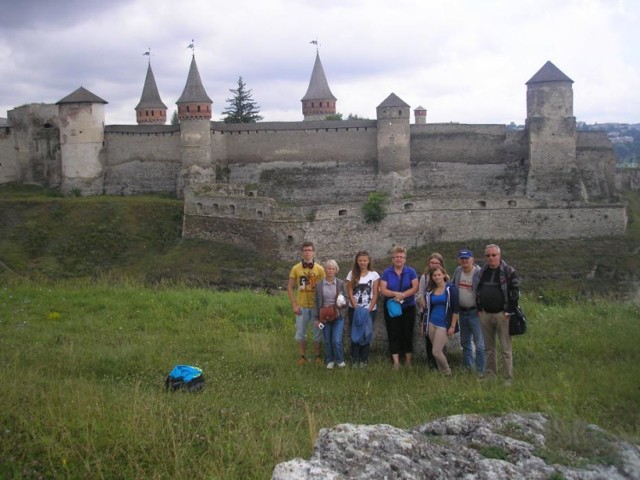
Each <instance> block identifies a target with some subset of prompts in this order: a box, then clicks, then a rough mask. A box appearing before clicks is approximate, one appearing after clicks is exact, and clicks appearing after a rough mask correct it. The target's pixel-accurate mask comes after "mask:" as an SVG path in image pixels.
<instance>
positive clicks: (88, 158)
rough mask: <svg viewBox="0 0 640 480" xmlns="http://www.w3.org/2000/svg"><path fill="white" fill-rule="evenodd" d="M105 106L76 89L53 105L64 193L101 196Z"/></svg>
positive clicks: (93, 96) (88, 93) (103, 102)
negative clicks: (56, 123)
mask: <svg viewBox="0 0 640 480" xmlns="http://www.w3.org/2000/svg"><path fill="white" fill-rule="evenodd" d="M106 103H107V102H106V101H104V100H103V99H101V98H100V97H98V96H97V95H94V94H93V93H91V92H90V91H89V90H87V89H85V88H83V87H80V88H78V89H77V90H76V91H75V92H73V93H71V94H70V95H68V96H66V97H64V98H63V99H62V100H60V101H59V102H57V103H56V104H57V105H58V115H59V119H60V156H61V167H62V168H61V170H62V172H61V173H62V179H61V180H62V181H61V188H62V191H64V192H70V191H71V190H74V189H78V190H79V191H80V192H81V193H83V194H89V195H96V194H101V193H102V185H103V180H104V179H103V173H104V162H103V159H102V158H101V151H102V149H103V147H104V106H105V104H106Z"/></svg>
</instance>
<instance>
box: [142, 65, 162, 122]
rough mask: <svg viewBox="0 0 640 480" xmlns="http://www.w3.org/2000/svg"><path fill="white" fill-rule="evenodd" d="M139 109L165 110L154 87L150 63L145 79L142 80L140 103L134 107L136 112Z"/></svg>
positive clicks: (154, 80)
mask: <svg viewBox="0 0 640 480" xmlns="http://www.w3.org/2000/svg"><path fill="white" fill-rule="evenodd" d="M141 108H164V109H166V108H167V106H166V105H165V104H164V103H162V100H161V99H160V93H159V92H158V87H157V86H156V78H155V77H154V75H153V70H152V69H151V62H149V66H148V67H147V77H146V78H145V79H144V87H143V88H142V97H141V98H140V103H138V105H137V106H136V110H139V109H141Z"/></svg>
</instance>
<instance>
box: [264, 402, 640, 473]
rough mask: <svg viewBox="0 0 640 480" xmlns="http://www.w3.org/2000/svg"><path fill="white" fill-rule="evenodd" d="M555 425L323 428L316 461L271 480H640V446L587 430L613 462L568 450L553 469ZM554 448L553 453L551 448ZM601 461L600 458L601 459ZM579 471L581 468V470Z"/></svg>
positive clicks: (456, 422) (484, 421)
mask: <svg viewBox="0 0 640 480" xmlns="http://www.w3.org/2000/svg"><path fill="white" fill-rule="evenodd" d="M548 423H549V419H548V418H547V417H546V416H545V415H543V414H540V413H530V414H516V413H514V414H507V415H504V416H495V417H491V416H479V415H455V416H451V417H447V418H443V419H439V420H435V421H433V422H429V423H427V424H424V425H421V426H418V427H416V428H413V429H410V430H402V429H399V428H395V427H392V426H390V425H352V424H342V425H337V426H336V427H334V428H330V429H322V430H321V431H320V433H319V435H318V439H317V441H316V446H315V449H314V452H313V454H312V456H311V458H310V459H309V460H304V459H301V458H296V459H294V460H291V461H288V462H284V463H281V464H279V465H277V466H276V468H275V469H274V471H273V476H272V480H321V479H322V480H339V479H371V480H374V479H375V480H378V479H432V478H433V479H451V478H464V479H476V480H482V479H487V480H489V479H491V480H493V479H502V478H510V479H511V478H513V479H516V478H517V479H519V478H527V479H544V480H548V479H549V478H564V479H585V480H586V479H590V480H595V479H638V478H640V448H639V447H638V445H634V444H631V443H628V442H624V441H622V440H620V439H618V438H616V437H614V436H612V435H610V434H607V433H606V432H604V431H603V430H601V429H599V428H598V427H597V426H594V425H589V426H585V430H584V432H585V433H586V436H587V437H593V441H594V442H595V443H597V444H598V449H599V452H600V453H601V451H602V449H603V445H604V450H605V451H607V452H611V453H612V455H613V457H611V458H613V461H611V462H606V463H607V464H606V465H605V464H601V463H600V464H598V463H597V462H593V459H592V458H588V457H587V458H585V457H584V455H585V454H584V452H582V451H581V452H566V454H565V457H564V458H566V459H570V460H571V461H566V462H564V463H570V464H571V466H569V465H562V464H559V463H547V462H548V461H547V462H546V461H545V460H544V459H543V458H542V457H549V456H552V457H553V458H556V461H558V460H557V458H563V457H562V456H558V455H557V452H552V453H554V454H555V456H554V455H550V448H549V447H547V439H546V437H545V435H547V433H548V432H549V429H548V428H547V426H548ZM551 449H552V447H551ZM594 458H599V457H598V456H594ZM575 465H580V467H577V466H575Z"/></svg>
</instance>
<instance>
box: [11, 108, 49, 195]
mask: <svg viewBox="0 0 640 480" xmlns="http://www.w3.org/2000/svg"><path fill="white" fill-rule="evenodd" d="M8 122H9V124H10V125H11V129H10V134H9V133H8V132H6V131H5V134H8V135H9V136H10V137H11V140H8V139H5V140H6V143H4V142H3V143H4V148H3V150H2V151H0V155H2V156H0V163H1V164H2V167H0V172H4V173H2V175H3V176H4V177H5V178H7V180H5V181H18V182H25V183H40V184H43V185H46V186H58V185H59V184H60V175H61V165H60V153H59V143H60V138H59V137H60V134H59V121H58V107H57V106H56V105H50V104H44V103H33V104H29V105H23V106H21V107H17V108H14V109H13V110H10V111H9V112H8ZM5 155H6V156H5ZM5 167H6V169H5ZM11 178H13V179H12V180H11Z"/></svg>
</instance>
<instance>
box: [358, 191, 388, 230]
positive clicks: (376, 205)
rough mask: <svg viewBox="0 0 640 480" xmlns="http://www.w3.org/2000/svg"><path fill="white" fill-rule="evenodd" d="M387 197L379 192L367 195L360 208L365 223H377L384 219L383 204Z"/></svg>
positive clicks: (384, 209) (384, 210)
mask: <svg viewBox="0 0 640 480" xmlns="http://www.w3.org/2000/svg"><path fill="white" fill-rule="evenodd" d="M386 200H387V196H386V195H385V194H384V193H381V192H371V193H369V198H367V201H366V203H365V204H364V205H363V206H362V213H363V215H364V221H365V222H366V223H378V222H380V221H382V219H383V218H384V217H386V215H387V212H386V208H385V203H386Z"/></svg>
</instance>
